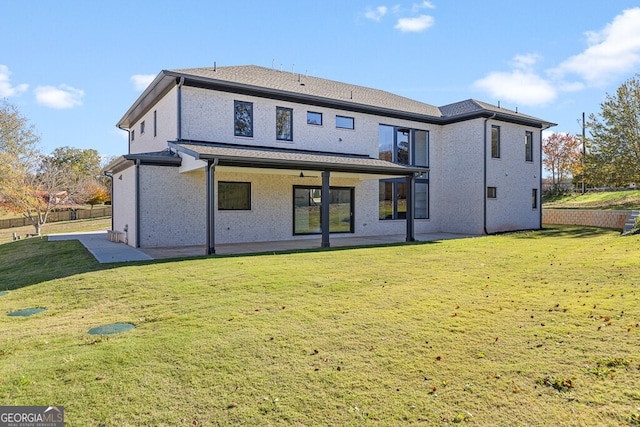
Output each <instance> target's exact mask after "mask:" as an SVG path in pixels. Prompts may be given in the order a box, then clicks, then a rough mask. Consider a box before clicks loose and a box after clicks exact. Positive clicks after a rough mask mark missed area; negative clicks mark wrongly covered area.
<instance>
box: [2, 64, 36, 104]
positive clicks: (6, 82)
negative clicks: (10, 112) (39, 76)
mask: <svg viewBox="0 0 640 427" xmlns="http://www.w3.org/2000/svg"><path fill="white" fill-rule="evenodd" d="M10 75H11V71H9V67H7V66H6V65H2V64H0V98H9V97H11V96H16V95H18V94H20V93H22V92H24V91H26V90H27V89H28V88H29V85H28V84H20V85H18V86H13V85H11V82H10V79H9V76H10Z"/></svg>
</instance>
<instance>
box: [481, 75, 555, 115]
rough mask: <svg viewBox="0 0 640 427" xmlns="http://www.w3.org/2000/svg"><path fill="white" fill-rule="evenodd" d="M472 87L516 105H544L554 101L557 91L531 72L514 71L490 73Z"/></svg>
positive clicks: (549, 83)
mask: <svg viewBox="0 0 640 427" xmlns="http://www.w3.org/2000/svg"><path fill="white" fill-rule="evenodd" d="M474 86H475V87H476V88H478V89H481V90H484V91H486V92H488V93H489V95H490V96H491V97H493V98H494V99H496V100H502V101H508V102H511V103H514V104H516V105H527V106H533V105H544V104H547V103H549V102H551V101H553V100H554V99H556V96H557V94H558V90H557V89H556V88H555V87H554V86H553V84H551V82H549V81H548V80H545V79H543V78H542V77H540V76H539V75H537V74H535V73H534V72H533V71H529V70H520V69H516V70H513V71H510V72H492V73H489V74H488V75H487V76H486V77H484V78H482V79H480V80H478V81H476V82H475V83H474Z"/></svg>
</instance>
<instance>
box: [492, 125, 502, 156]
mask: <svg viewBox="0 0 640 427" xmlns="http://www.w3.org/2000/svg"><path fill="white" fill-rule="evenodd" d="M491 158H493V159H499V158H500V126H491Z"/></svg>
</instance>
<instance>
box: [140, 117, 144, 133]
mask: <svg viewBox="0 0 640 427" xmlns="http://www.w3.org/2000/svg"><path fill="white" fill-rule="evenodd" d="M144 127H145V126H144V120H143V121H142V122H141V123H140V135H142V134H143V133H144Z"/></svg>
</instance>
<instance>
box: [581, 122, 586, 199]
mask: <svg viewBox="0 0 640 427" xmlns="http://www.w3.org/2000/svg"><path fill="white" fill-rule="evenodd" d="M585 126H586V124H585V122H584V111H583V112H582V194H584V174H585V168H584V157H585V155H586V152H587V150H586V149H585Z"/></svg>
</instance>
